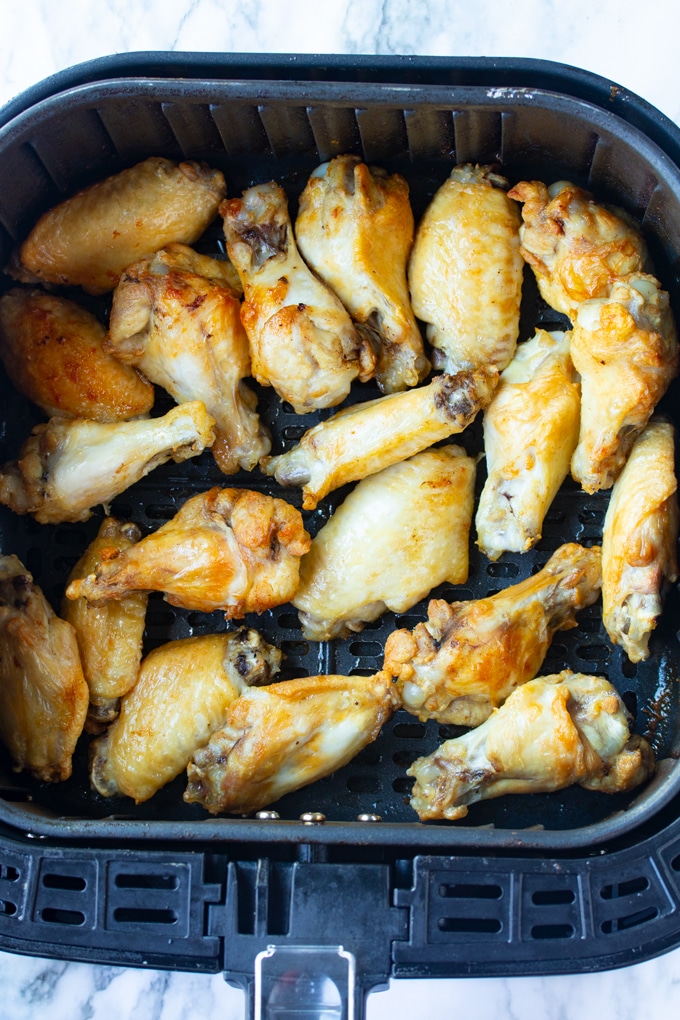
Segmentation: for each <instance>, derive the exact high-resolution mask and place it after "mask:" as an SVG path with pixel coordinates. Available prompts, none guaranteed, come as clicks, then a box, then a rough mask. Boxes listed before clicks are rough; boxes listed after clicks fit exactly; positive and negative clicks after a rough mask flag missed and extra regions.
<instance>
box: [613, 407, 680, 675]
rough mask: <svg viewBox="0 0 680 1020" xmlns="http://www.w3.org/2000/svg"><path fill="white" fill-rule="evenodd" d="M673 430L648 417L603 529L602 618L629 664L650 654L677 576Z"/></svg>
mask: <svg viewBox="0 0 680 1020" xmlns="http://www.w3.org/2000/svg"><path fill="white" fill-rule="evenodd" d="M673 433H674V430H673V426H672V425H671V424H670V422H665V421H656V420H654V419H652V421H651V422H650V423H649V424H648V425H647V427H646V428H645V429H644V431H643V432H642V433H641V434H640V435H639V436H638V438H637V440H636V441H635V445H634V446H633V449H632V450H631V453H630V456H629V458H628V461H627V462H626V466H625V467H624V469H623V471H622V472H621V474H620V475H619V477H618V478H617V480H616V482H615V483H614V488H613V489H612V494H611V498H610V501H609V507H608V508H607V514H606V516H605V519H604V529H603V532H602V619H603V621H604V625H605V627H606V629H607V633H608V634H609V637H610V638H611V640H612V641H613V642H614V643H615V644H620V645H622V647H623V648H624V649H625V651H626V654H627V655H628V658H629V659H630V660H631V662H640V661H641V660H643V659H646V658H648V656H649V645H648V642H649V637H650V634H651V632H652V630H653V629H654V628H655V627H656V624H657V620H658V618H659V616H660V615H661V609H662V600H663V596H664V594H665V588H666V586H667V585H668V584H669V583H672V582H674V581H677V579H678V559H677V542H678V497H677V488H678V483H677V479H676V477H675V454H674V446H675V444H674V434H673Z"/></svg>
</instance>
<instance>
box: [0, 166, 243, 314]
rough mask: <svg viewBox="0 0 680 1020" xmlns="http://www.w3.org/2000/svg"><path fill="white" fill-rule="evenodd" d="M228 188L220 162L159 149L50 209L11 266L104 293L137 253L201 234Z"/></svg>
mask: <svg viewBox="0 0 680 1020" xmlns="http://www.w3.org/2000/svg"><path fill="white" fill-rule="evenodd" d="M225 195H226V186H225V183H224V176H223V175H222V173H221V172H220V171H219V170H212V169H211V168H210V167H208V166H206V165H205V164H204V163H196V162H194V161H191V160H189V161H186V162H183V163H179V164H177V163H174V162H172V161H171V160H169V159H162V158H160V157H154V156H152V157H151V158H149V159H145V160H144V161H143V162H142V163H137V164H136V165H135V166H132V167H129V168H128V169H127V170H123V171H121V173H119V174H115V175H114V176H113V177H107V178H106V180H103V181H98V182H97V183H96V184H93V185H92V186H91V187H89V188H85V189H84V190H83V191H79V192H78V193H77V194H76V195H73V196H72V197H71V198H67V199H66V200H65V201H64V202H62V203H60V204H59V205H58V206H55V208H53V209H50V210H49V211H48V212H46V213H45V214H44V215H43V216H41V218H40V219H39V220H38V222H37V223H36V225H35V226H34V227H33V230H32V231H31V233H30V234H29V235H28V237H27V239H26V240H25V241H24V243H23V244H22V245H21V247H20V248H19V250H18V252H15V254H14V256H13V258H12V260H11V262H10V265H9V267H8V271H9V272H10V274H11V275H12V276H13V277H14V278H15V279H16V280H20V281H22V282H23V283H38V282H43V283H54V284H63V285H67V286H75V285H80V286H81V287H82V288H83V289H84V290H86V291H87V292H88V293H89V294H105V293H106V292H107V291H109V290H113V288H114V287H115V286H116V284H117V283H118V278H119V277H120V274H121V273H122V272H123V270H124V269H125V268H126V266H130V265H132V263H133V262H136V261H137V259H140V258H142V257H143V256H144V255H150V254H151V253H152V252H154V251H158V249H159V248H162V247H163V246H164V245H166V244H170V243H171V242H172V241H181V242H183V243H184V244H193V243H194V241H197V240H198V238H199V237H200V236H201V234H202V233H203V231H204V230H205V229H206V227H207V226H208V224H209V223H210V222H211V220H213V219H214V218H215V216H216V214H217V209H218V207H219V204H220V202H221V201H222V199H223V198H224V197H225Z"/></svg>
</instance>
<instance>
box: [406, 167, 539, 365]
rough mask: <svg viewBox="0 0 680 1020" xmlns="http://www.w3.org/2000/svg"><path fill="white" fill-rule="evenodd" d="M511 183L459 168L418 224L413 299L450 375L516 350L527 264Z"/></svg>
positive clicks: (437, 360)
mask: <svg viewBox="0 0 680 1020" xmlns="http://www.w3.org/2000/svg"><path fill="white" fill-rule="evenodd" d="M507 187H508V182H507V181H506V180H505V178H504V177H501V176H499V175H498V174H496V173H495V172H494V170H493V167H490V166H473V165H472V164H463V165H461V166H457V167H455V168H454V169H453V171H452V172H451V175H450V177H449V179H448V180H447V181H445V182H444V184H443V185H442V186H441V188H440V189H439V191H438V192H437V193H436V195H435V196H434V198H433V199H432V201H431V203H430V205H429V206H428V208H427V209H426V210H425V215H424V216H423V218H422V220H421V221H420V223H419V224H418V228H417V230H416V237H415V242H414V244H413V250H412V252H411V257H410V260H409V265H408V281H409V286H410V288H411V300H412V303H413V310H414V312H415V313H416V315H417V316H418V318H420V319H422V320H423V321H424V322H426V323H428V326H427V338H428V340H429V341H430V343H431V344H432V345H433V347H434V351H433V363H434V365H435V367H436V368H440V369H444V371H445V372H458V371H460V370H461V369H476V368H480V367H482V366H484V365H495V366H496V367H497V368H498V369H499V370H502V369H504V368H505V367H506V365H508V364H509V362H510V359H511V358H512V356H513V354H514V352H515V345H516V343H517V337H518V335H519V306H520V299H521V292H522V272H523V262H522V257H521V255H520V251H519V226H520V214H519V207H518V206H517V204H516V203H515V202H513V201H512V200H511V199H510V198H508V195H507V194H506V191H507Z"/></svg>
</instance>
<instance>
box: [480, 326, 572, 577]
mask: <svg viewBox="0 0 680 1020" xmlns="http://www.w3.org/2000/svg"><path fill="white" fill-rule="evenodd" d="M580 409H581V388H580V385H579V383H578V381H577V378H576V377H575V372H574V366H573V364H572V362H571V357H570V354H569V334H568V333H567V334H564V333H547V332H545V331H544V330H537V332H536V335H535V336H534V337H533V338H532V339H531V340H527V341H526V343H523V344H520V346H519V347H518V349H517V353H516V354H515V357H514V358H513V360H512V361H511V362H510V364H509V365H508V367H507V368H506V369H505V371H504V372H503V373H502V374H501V377H500V381H499V384H498V389H497V390H496V392H495V393H494V395H493V398H492V400H491V403H490V404H489V406H488V407H487V409H486V411H485V412H484V451H485V454H486V466H487V478H486V482H485V483H484V488H483V489H482V494H481V497H480V500H479V506H478V508H477V515H476V517H475V524H476V527H477V545H478V546H479V548H480V549H481V550H482V552H483V553H485V554H486V555H487V556H488V557H489V559H491V560H497V559H498V557H499V556H501V555H502V554H503V553H504V552H506V551H508V552H526V551H527V549H531V548H533V546H535V545H536V543H537V542H538V541H539V539H540V537H541V532H542V528H543V520H544V518H545V515H546V513H547V511H548V508H549V507H550V504H551V503H552V501H553V499H554V498H555V495H556V494H557V491H558V489H559V488H560V486H561V485H562V482H563V481H564V479H565V478H566V477H567V475H568V474H569V466H570V464H571V456H572V454H573V452H574V450H575V448H576V444H577V442H578V435H579V415H580Z"/></svg>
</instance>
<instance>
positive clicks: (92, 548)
mask: <svg viewBox="0 0 680 1020" xmlns="http://www.w3.org/2000/svg"><path fill="white" fill-rule="evenodd" d="M141 537H142V533H141V531H140V530H139V528H138V527H137V525H136V524H131V523H129V522H128V523H123V522H122V521H117V520H115V519H114V518H113V517H105V518H104V520H103V521H102V524H101V527H100V528H99V533H98V534H97V537H96V538H95V539H94V541H93V542H91V543H90V545H89V546H88V547H87V549H86V550H85V552H84V553H83V555H82V556H81V557H80V559H79V560H78V562H77V563H76V565H75V566H74V567H73V570H72V571H71V573H70V574H69V577H68V582H67V583H70V582H71V581H75V580H76V578H81V577H87V575H88V574H90V573H91V572H92V571H93V570H94V569H95V567H96V564H97V563H98V562H99V560H100V559H102V558H105V557H107V556H108V557H110V556H111V555H113V556H115V555H117V554H118V553H120V552H122V551H123V550H124V549H128V548H129V547H130V546H131V545H134V544H135V543H136V542H139V540H140V538H141ZM146 603H147V595H146V594H145V593H143V592H132V593H131V594H130V595H127V596H126V597H125V598H124V599H121V600H120V601H119V602H107V603H106V604H105V605H103V606H95V605H92V603H90V602H88V601H87V600H86V599H84V598H80V599H75V600H71V599H64V604H63V607H62V615H63V617H64V619H65V620H68V622H69V623H70V624H71V626H72V627H73V629H74V631H75V633H76V638H77V640H78V648H79V649H80V660H81V662H82V665H83V673H84V675H85V679H86V681H87V686H88V688H89V690H90V707H89V709H88V713H87V720H86V722H85V728H86V730H87V731H88V732H89V733H99V732H100V731H101V729H102V726H104V725H106V723H109V722H111V721H112V720H113V719H115V718H116V716H117V715H118V705H119V702H120V699H121V697H122V696H123V695H124V694H127V692H128V691H129V690H130V689H131V688H132V687H134V685H135V683H136V682H137V674H138V673H139V664H140V662H141V659H142V638H143V636H144V625H145V622H146Z"/></svg>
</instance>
